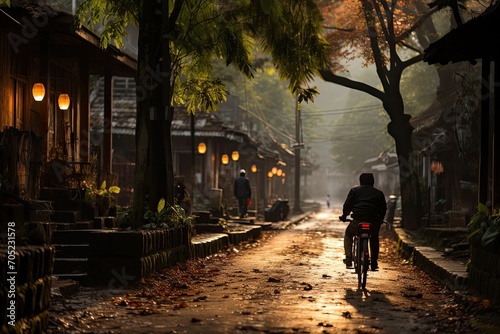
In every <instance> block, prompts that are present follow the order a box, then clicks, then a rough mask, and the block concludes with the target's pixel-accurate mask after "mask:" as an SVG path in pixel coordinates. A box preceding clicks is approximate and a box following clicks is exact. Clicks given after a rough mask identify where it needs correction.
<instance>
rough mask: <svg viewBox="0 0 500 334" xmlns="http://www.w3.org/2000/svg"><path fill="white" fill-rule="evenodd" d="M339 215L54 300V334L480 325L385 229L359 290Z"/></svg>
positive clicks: (437, 329) (465, 328)
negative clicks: (141, 278)
mask: <svg viewBox="0 0 500 334" xmlns="http://www.w3.org/2000/svg"><path fill="white" fill-rule="evenodd" d="M338 216H339V212H338V211H336V210H329V211H326V209H325V211H323V212H320V213H318V214H316V215H314V216H313V217H311V218H310V219H308V220H305V221H302V222H301V223H300V224H298V225H296V226H294V228H293V229H289V230H283V231H266V232H264V233H263V237H262V238H261V239H260V240H259V241H257V242H255V243H252V244H247V245H245V246H239V247H238V248H237V249H232V250H231V251H228V252H226V253H224V254H221V255H218V256H215V257H212V258H210V259H206V260H201V261H194V262H192V263H188V264H187V265H186V266H184V268H183V270H172V269H171V270H168V271H165V273H163V274H159V275H156V276H155V277H154V279H148V280H147V281H146V282H145V284H144V285H143V286H142V287H140V288H137V289H132V290H112V291H110V290H94V289H82V292H81V293H80V294H79V295H77V296H76V297H74V298H70V299H66V300H64V299H62V298H59V299H57V298H56V300H55V302H54V306H53V308H54V320H53V321H52V326H51V327H52V331H51V333H72V332H73V333H395V334H401V333H433V332H434V333H475V331H473V330H472V328H471V327H470V326H469V324H468V322H467V321H468V320H467V317H464V316H463V315H461V314H460V310H459V308H457V307H456V303H455V302H454V301H453V294H452V293H450V291H448V290H447V289H446V288H444V287H443V286H442V285H440V284H437V283H436V282H434V281H433V280H431V279H430V278H428V276H427V275H425V274H423V273H422V272H420V271H419V270H418V269H416V268H415V267H413V266H412V265H410V264H408V263H406V262H405V261H404V260H403V259H401V258H399V257H398V255H397V254H396V253H395V250H394V248H395V243H394V241H393V240H392V239H391V233H390V232H389V231H386V230H385V227H382V232H381V251H380V259H379V267H380V270H379V271H377V272H369V276H368V282H367V290H366V291H358V290H357V276H356V275H355V274H354V272H353V270H350V269H346V268H345V266H344V264H343V263H342V259H343V256H344V255H343V233H344V229H345V227H346V224H345V223H342V222H340V221H338V219H336V217H338Z"/></svg>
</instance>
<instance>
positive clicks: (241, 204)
mask: <svg viewBox="0 0 500 334" xmlns="http://www.w3.org/2000/svg"><path fill="white" fill-rule="evenodd" d="M234 196H235V197H236V198H237V199H238V208H239V211H240V218H244V217H246V216H247V210H248V199H249V198H251V197H252V189H251V188H250V180H248V178H247V177H246V171H245V170H244V169H242V170H240V176H239V177H238V178H237V179H236V180H234Z"/></svg>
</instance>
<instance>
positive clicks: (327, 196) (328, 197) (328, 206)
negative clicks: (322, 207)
mask: <svg viewBox="0 0 500 334" xmlns="http://www.w3.org/2000/svg"><path fill="white" fill-rule="evenodd" d="M326 207H327V208H328V209H330V194H328V195H326Z"/></svg>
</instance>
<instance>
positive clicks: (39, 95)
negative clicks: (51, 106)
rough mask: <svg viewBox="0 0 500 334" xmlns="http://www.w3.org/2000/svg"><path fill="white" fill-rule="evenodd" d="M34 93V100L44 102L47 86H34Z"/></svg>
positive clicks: (39, 84)
mask: <svg viewBox="0 0 500 334" xmlns="http://www.w3.org/2000/svg"><path fill="white" fill-rule="evenodd" d="M31 92H32V93H33V98H34V99H35V101H42V100H43V97H44V96H45V86H44V85H43V83H40V82H37V83H36V84H34V85H33V89H32V90H31Z"/></svg>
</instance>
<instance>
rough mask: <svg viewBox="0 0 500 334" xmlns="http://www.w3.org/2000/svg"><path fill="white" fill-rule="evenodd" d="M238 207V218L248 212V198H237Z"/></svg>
mask: <svg viewBox="0 0 500 334" xmlns="http://www.w3.org/2000/svg"><path fill="white" fill-rule="evenodd" d="M238 207H239V210H240V217H243V216H244V215H246V214H247V210H248V198H246V197H238Z"/></svg>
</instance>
